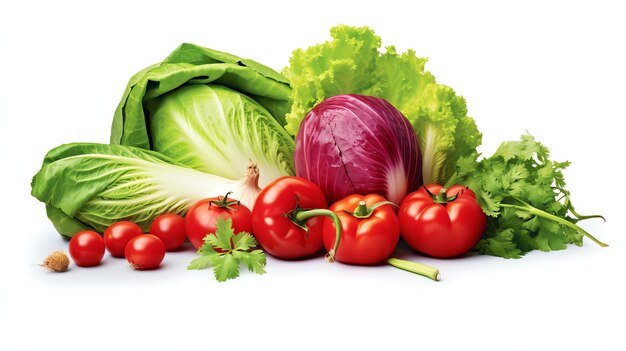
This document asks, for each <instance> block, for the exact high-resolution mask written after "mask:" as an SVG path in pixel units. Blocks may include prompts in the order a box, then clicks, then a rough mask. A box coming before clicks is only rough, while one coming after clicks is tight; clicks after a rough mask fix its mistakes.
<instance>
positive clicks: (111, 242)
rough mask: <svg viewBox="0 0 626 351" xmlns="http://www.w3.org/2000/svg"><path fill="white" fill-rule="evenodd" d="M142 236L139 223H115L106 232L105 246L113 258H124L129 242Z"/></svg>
mask: <svg viewBox="0 0 626 351" xmlns="http://www.w3.org/2000/svg"><path fill="white" fill-rule="evenodd" d="M141 234H143V231H142V230H141V227H140V226H139V225H137V223H133V222H130V221H119V222H115V223H113V224H111V225H110V226H109V227H108V228H107V229H106V230H105V231H104V244H105V246H106V249H107V251H109V253H110V254H111V256H113V257H120V258H123V257H124V249H125V248H126V244H127V243H128V241H129V240H130V239H132V238H134V237H136V236H137V235H141Z"/></svg>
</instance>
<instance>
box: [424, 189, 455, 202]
mask: <svg viewBox="0 0 626 351" xmlns="http://www.w3.org/2000/svg"><path fill="white" fill-rule="evenodd" d="M424 190H426V192H427V193H428V195H430V197H431V198H432V199H433V202H434V203H436V204H440V205H443V204H447V203H448V202H452V201H454V200H456V198H457V197H459V193H456V194H454V196H450V197H448V195H447V192H448V189H446V188H441V190H439V194H437V195H435V194H433V193H432V192H431V191H430V190H428V187H427V186H424Z"/></svg>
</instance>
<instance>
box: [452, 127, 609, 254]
mask: <svg viewBox="0 0 626 351" xmlns="http://www.w3.org/2000/svg"><path fill="white" fill-rule="evenodd" d="M568 165H569V162H556V161H553V160H551V159H550V151H549V150H548V148H547V147H546V146H544V145H543V144H541V143H540V142H538V141H536V140H535V139H534V137H532V136H531V135H523V136H522V137H521V140H519V141H508V142H504V143H502V144H501V145H500V147H499V148H498V150H497V151H496V152H495V154H494V155H493V156H491V157H487V158H483V159H481V160H476V158H473V157H465V158H461V159H459V161H458V163H457V172H456V173H455V174H454V175H453V177H452V178H451V179H450V180H449V181H448V183H447V185H452V184H463V185H465V186H467V187H469V188H470V189H472V190H473V191H474V193H476V198H477V200H478V202H479V204H480V205H481V207H482V209H483V212H485V214H487V216H489V220H488V223H487V229H486V231H485V234H484V235H483V238H482V239H481V240H480V242H479V243H478V244H477V245H476V250H477V251H478V252H480V253H482V254H487V255H493V256H500V257H505V258H519V257H521V256H522V255H524V254H525V253H527V252H529V251H531V250H541V251H551V250H562V249H565V248H566V247H567V245H568V244H575V245H578V246H581V245H582V241H583V237H584V236H586V237H587V238H589V239H591V240H592V241H594V242H596V243H597V244H599V245H600V246H607V245H606V244H604V243H602V242H601V241H599V240H598V239H596V238H595V237H593V236H592V235H591V234H589V233H588V232H586V231H585V230H584V229H582V228H581V227H579V226H578V225H576V223H577V222H579V221H581V220H584V219H588V218H602V219H604V218H603V217H602V216H599V215H591V216H583V215H580V214H578V213H577V212H576V211H575V210H574V207H573V206H572V203H571V201H570V198H569V196H570V192H569V191H568V190H566V189H565V179H564V177H563V170H564V169H565V168H566V167H567V166H568Z"/></svg>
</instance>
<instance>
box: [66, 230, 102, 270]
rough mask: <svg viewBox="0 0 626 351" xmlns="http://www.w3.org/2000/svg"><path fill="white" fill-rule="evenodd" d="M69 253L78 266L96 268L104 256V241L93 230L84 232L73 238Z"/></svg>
mask: <svg viewBox="0 0 626 351" xmlns="http://www.w3.org/2000/svg"><path fill="white" fill-rule="evenodd" d="M69 251H70V256H72V259H73V260H74V262H75V263H76V264H77V265H78V266H81V267H92V266H96V265H98V264H99V263H100V261H102V257H103V256H104V239H102V237H101V236H100V234H98V233H96V232H94V231H93V230H83V231H82V232H78V233H76V234H75V235H74V236H73V237H72V239H71V240H70V245H69Z"/></svg>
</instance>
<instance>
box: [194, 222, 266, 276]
mask: <svg viewBox="0 0 626 351" xmlns="http://www.w3.org/2000/svg"><path fill="white" fill-rule="evenodd" d="M232 224H233V221H232V219H230V218H228V219H226V220H225V219H224V218H223V217H219V218H218V219H217V222H216V224H215V227H216V230H215V233H211V234H207V235H206V236H205V237H204V239H203V241H204V243H203V244H202V246H201V247H200V249H199V250H198V252H197V253H198V255H200V257H197V258H196V259H194V260H193V261H191V263H190V264H189V266H187V269H206V268H209V267H213V273H214V274H215V279H216V280H217V281H218V282H224V281H226V280H228V279H235V278H237V277H238V276H239V266H240V264H241V263H243V264H245V265H246V266H247V267H248V270H250V272H254V273H256V274H265V264H266V262H267V259H266V257H265V253H263V251H262V250H252V251H250V249H252V248H254V247H255V246H257V245H258V243H257V241H256V239H255V238H254V237H253V236H252V235H251V234H250V233H246V232H240V233H237V234H235V233H234V230H233V226H232Z"/></svg>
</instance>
